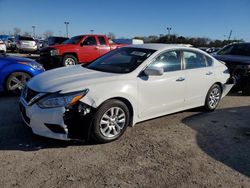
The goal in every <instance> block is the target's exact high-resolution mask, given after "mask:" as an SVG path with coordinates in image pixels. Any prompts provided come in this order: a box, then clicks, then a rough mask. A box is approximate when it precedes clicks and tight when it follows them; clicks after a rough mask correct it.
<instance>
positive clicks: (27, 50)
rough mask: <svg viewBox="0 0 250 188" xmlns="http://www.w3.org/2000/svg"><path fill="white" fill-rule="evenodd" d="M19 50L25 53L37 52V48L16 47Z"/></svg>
mask: <svg viewBox="0 0 250 188" xmlns="http://www.w3.org/2000/svg"><path fill="white" fill-rule="evenodd" d="M17 48H18V49H19V50H22V51H25V52H35V51H37V46H19V47H17Z"/></svg>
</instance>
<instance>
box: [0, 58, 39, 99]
mask: <svg viewBox="0 0 250 188" xmlns="http://www.w3.org/2000/svg"><path fill="white" fill-rule="evenodd" d="M42 72H44V68H43V66H42V65H40V64H39V63H37V62H36V61H34V60H32V59H28V58H21V57H13V56H7V55H4V54H0V92H2V91H7V92H9V93H14V94H19V93H20V91H21V90H22V88H23V87H24V85H25V84H26V82H27V81H28V80H29V79H30V78H31V77H33V76H35V75H37V74H40V73H42Z"/></svg>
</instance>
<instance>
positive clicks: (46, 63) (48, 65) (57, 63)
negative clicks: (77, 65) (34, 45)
mask: <svg viewBox="0 0 250 188" xmlns="http://www.w3.org/2000/svg"><path fill="white" fill-rule="evenodd" d="M39 63H41V64H42V65H43V67H44V68H45V69H46V70H49V69H53V68H57V67H61V66H62V56H49V55H46V56H44V55H40V58H39Z"/></svg>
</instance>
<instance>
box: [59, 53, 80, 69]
mask: <svg viewBox="0 0 250 188" xmlns="http://www.w3.org/2000/svg"><path fill="white" fill-rule="evenodd" d="M77 63H78V60H77V58H76V57H75V56H73V55H65V56H64V57H63V66H65V67H68V66H72V65H76V64H77Z"/></svg>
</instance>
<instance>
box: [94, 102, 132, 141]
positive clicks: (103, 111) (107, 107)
mask: <svg viewBox="0 0 250 188" xmlns="http://www.w3.org/2000/svg"><path fill="white" fill-rule="evenodd" d="M111 109H116V112H117V111H118V112H119V110H117V109H121V111H120V115H118V114H119V113H117V115H116V117H117V122H119V118H118V116H122V115H123V113H124V117H125V120H124V125H123V126H122V128H121V129H117V128H118V126H117V125H112V123H109V124H103V123H101V120H103V121H104V118H105V117H104V116H105V115H107V114H109V113H111ZM113 113H114V111H113ZM110 116H111V115H110ZM122 117H123V116H122ZM112 119H116V118H114V117H113V118H112ZM120 120H122V119H121V118H120ZM107 121H111V119H109V120H107ZM114 121H115V120H114ZM129 122H130V113H129V109H128V107H127V106H126V105H125V104H124V103H123V102H122V101H119V100H115V99H112V100H108V101H106V102H105V103H104V104H102V105H101V106H100V107H99V108H98V110H97V112H96V114H95V116H94V119H93V125H92V136H93V138H94V139H95V140H96V141H97V142H98V143H107V142H112V141H114V140H116V139H118V138H120V137H121V136H122V135H123V133H124V132H125V130H126V128H127V126H128V125H129ZM105 125H106V126H105ZM105 127H108V128H107V129H108V130H107V132H110V136H107V135H104V134H108V133H106V132H105V130H104V129H105ZM120 127H121V126H120V125H119V128H120ZM110 130H111V131H110ZM117 130H118V131H117ZM114 131H116V132H118V133H117V134H116V133H115V132H114ZM112 134H113V136H112ZM115 134H116V135H115Z"/></svg>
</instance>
